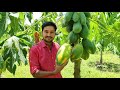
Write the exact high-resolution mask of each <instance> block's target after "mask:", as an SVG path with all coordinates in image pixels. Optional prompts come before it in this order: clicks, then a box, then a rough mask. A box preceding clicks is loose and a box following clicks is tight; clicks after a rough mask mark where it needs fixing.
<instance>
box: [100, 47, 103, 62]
mask: <svg viewBox="0 0 120 90" xmlns="http://www.w3.org/2000/svg"><path fill="white" fill-rule="evenodd" d="M102 59H103V58H102V49H101V51H100V64H102V63H103V60H102Z"/></svg>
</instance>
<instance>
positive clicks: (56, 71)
mask: <svg viewBox="0 0 120 90" xmlns="http://www.w3.org/2000/svg"><path fill="white" fill-rule="evenodd" d="M67 63H68V61H66V62H65V63H63V64H62V65H57V64H56V67H55V70H54V71H53V72H54V74H57V73H59V72H60V71H61V70H62V69H63V68H64V67H65V66H66V65H67Z"/></svg>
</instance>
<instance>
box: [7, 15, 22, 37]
mask: <svg viewBox="0 0 120 90" xmlns="http://www.w3.org/2000/svg"><path fill="white" fill-rule="evenodd" d="M9 17H10V20H11V23H10V25H11V31H10V32H12V33H13V35H14V34H15V33H16V32H18V31H19V30H20V29H19V28H20V27H19V21H18V18H16V17H13V16H9Z"/></svg>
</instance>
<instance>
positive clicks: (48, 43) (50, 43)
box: [45, 41, 52, 50]
mask: <svg viewBox="0 0 120 90" xmlns="http://www.w3.org/2000/svg"><path fill="white" fill-rule="evenodd" d="M45 44H46V45H47V46H48V47H49V48H50V50H51V49H52V42H46V41H45Z"/></svg>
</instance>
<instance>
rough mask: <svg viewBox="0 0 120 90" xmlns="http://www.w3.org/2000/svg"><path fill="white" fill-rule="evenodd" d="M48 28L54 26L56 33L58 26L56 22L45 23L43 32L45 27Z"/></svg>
mask: <svg viewBox="0 0 120 90" xmlns="http://www.w3.org/2000/svg"><path fill="white" fill-rule="evenodd" d="M46 26H53V27H54V29H55V31H56V29H57V26H56V24H55V23H54V22H44V23H43V24H42V31H43V29H44V27H46Z"/></svg>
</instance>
